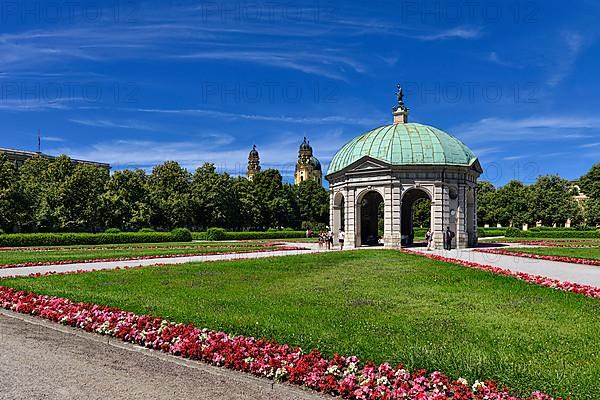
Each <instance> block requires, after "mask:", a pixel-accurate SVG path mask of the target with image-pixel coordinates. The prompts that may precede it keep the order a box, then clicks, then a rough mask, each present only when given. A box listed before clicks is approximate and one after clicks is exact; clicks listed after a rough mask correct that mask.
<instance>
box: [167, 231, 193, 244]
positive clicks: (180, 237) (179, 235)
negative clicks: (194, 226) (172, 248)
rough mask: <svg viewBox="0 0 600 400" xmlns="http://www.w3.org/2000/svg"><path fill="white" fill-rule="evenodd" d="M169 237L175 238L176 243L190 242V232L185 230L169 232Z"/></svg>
mask: <svg viewBox="0 0 600 400" xmlns="http://www.w3.org/2000/svg"><path fill="white" fill-rule="evenodd" d="M171 235H172V236H173V237H174V238H175V241H176V242H191V241H192V232H190V230H189V229H186V228H176V229H173V230H172V231H171Z"/></svg>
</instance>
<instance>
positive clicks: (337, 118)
mask: <svg viewBox="0 0 600 400" xmlns="http://www.w3.org/2000/svg"><path fill="white" fill-rule="evenodd" d="M136 111H139V112H144V113H154V114H173V115H187V116H196V117H209V118H215V119H224V120H232V119H243V120H252V121H264V122H289V123H296V124H322V125H326V124H345V125H359V126H370V127H372V126H375V125H377V124H379V123H380V122H381V121H382V119H377V118H376V117H377V116H374V117H362V118H361V117H351V116H345V115H326V116H290V115H264V114H244V113H232V112H226V111H216V110H206V109H158V108H140V109H137V110H136Z"/></svg>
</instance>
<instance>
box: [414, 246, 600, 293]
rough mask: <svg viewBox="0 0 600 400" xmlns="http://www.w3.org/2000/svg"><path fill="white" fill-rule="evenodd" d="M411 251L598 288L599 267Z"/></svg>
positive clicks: (476, 253) (471, 253) (467, 253)
mask: <svg viewBox="0 0 600 400" xmlns="http://www.w3.org/2000/svg"><path fill="white" fill-rule="evenodd" d="M514 247H525V246H514ZM411 250H414V251H415V252H421V253H433V254H436V255H439V256H443V257H449V258H454V259H458V260H464V261H472V262H476V263H479V264H485V265H492V266H494V267H500V268H504V269H509V270H511V271H513V272H526V273H528V274H532V275H541V276H546V277H548V278H554V279H558V280H560V281H566V282H572V283H580V284H584V285H592V286H597V287H600V267H596V266H593V265H581V264H571V263H565V262H558V261H547V260H536V259H533V258H526V257H518V256H506V255H500V254H490V253H482V252H480V251H475V250H473V249H461V250H450V251H446V250H433V251H429V252H428V251H427V250H426V249H424V248H413V249H411Z"/></svg>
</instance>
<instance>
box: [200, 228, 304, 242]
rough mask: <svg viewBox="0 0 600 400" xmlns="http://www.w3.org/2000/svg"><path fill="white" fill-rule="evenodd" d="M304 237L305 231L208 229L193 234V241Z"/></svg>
mask: <svg viewBox="0 0 600 400" xmlns="http://www.w3.org/2000/svg"><path fill="white" fill-rule="evenodd" d="M305 236H306V232H305V231H291V230H282V231H267V232H227V231H226V230H225V229H222V228H209V229H208V230H207V231H206V232H194V233H192V237H193V238H194V240H269V239H299V238H303V237H305Z"/></svg>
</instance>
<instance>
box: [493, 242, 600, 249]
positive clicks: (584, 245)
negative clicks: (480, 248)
mask: <svg viewBox="0 0 600 400" xmlns="http://www.w3.org/2000/svg"><path fill="white" fill-rule="evenodd" d="M484 243H497V244H501V243H503V242H484ZM510 243H518V244H524V245H528V246H540V247H573V248H586V249H598V248H600V245H593V244H589V243H586V241H583V240H561V241H560V242H553V241H548V240H518V241H515V242H510Z"/></svg>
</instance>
